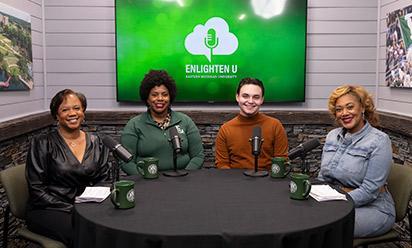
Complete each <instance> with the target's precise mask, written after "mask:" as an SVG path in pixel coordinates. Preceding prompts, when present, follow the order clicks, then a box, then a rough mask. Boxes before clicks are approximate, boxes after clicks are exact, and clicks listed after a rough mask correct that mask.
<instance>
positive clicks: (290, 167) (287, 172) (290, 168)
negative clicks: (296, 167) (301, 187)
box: [284, 162, 292, 176]
mask: <svg viewBox="0 0 412 248" xmlns="http://www.w3.org/2000/svg"><path fill="white" fill-rule="evenodd" d="M285 164H286V165H287V166H288V167H289V168H288V169H287V170H286V171H285V175H284V176H287V175H289V173H290V172H291V171H292V165H291V164H290V162H286V163H285Z"/></svg>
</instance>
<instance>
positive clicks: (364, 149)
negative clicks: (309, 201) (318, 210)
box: [318, 85, 395, 237]
mask: <svg viewBox="0 0 412 248" xmlns="http://www.w3.org/2000/svg"><path fill="white" fill-rule="evenodd" d="M328 108H329V111H330V113H331V114H332V115H333V116H334V117H335V120H336V121H337V123H338V124H339V125H340V126H341V127H340V128H336V129H334V130H332V131H330V132H329V134H328V135H327V137H326V141H325V145H324V147H323V153H322V163H321V169H320V172H319V176H318V178H319V179H320V180H322V181H326V182H329V183H335V184H339V185H340V186H342V189H343V190H345V191H346V192H348V194H349V195H350V196H351V197H352V199H353V202H354V204H355V231H354V236H355V237H371V236H376V235H380V234H383V233H385V232H387V231H388V230H390V229H391V227H392V226H393V224H394V222H395V206H394V203H393V199H392V196H391V194H390V193H389V191H388V190H387V189H386V179H387V177H388V174H389V171H390V169H391V164H392V148H391V141H390V139H389V137H388V135H386V134H385V133H383V132H381V131H379V130H378V129H376V128H374V127H373V126H375V125H377V123H378V118H377V114H376V113H375V106H374V103H373V100H372V97H371V95H370V94H369V93H368V92H367V91H366V90H365V89H364V88H363V87H360V86H349V85H344V86H340V87H338V88H336V89H335V90H334V91H333V92H332V94H331V95H330V97H329V103H328Z"/></svg>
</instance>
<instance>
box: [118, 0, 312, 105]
mask: <svg viewBox="0 0 412 248" xmlns="http://www.w3.org/2000/svg"><path fill="white" fill-rule="evenodd" d="M306 8H307V1H306V0H116V57H117V100H118V101H120V102H122V101H125V102H134V101H139V86H140V82H141V80H142V79H143V77H144V75H145V74H146V73H147V72H148V71H149V70H150V69H164V70H167V71H168V72H169V73H170V75H171V76H172V77H173V78H174V79H175V81H176V84H177V97H176V102H229V101H233V100H234V99H235V91H236V87H237V85H238V83H239V81H240V79H242V78H244V77H255V78H258V79H260V80H262V81H263V83H264V85H265V89H266V91H265V101H266V102H302V101H304V99H305V60H306V12H307V10H306Z"/></svg>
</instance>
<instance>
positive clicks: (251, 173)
mask: <svg viewBox="0 0 412 248" xmlns="http://www.w3.org/2000/svg"><path fill="white" fill-rule="evenodd" d="M261 133H262V129H261V128H260V127H259V126H256V127H254V128H253V131H252V137H251V138H250V139H249V142H250V144H251V145H252V154H253V155H254V156H255V169H254V170H247V171H244V172H243V174H244V175H245V176H248V177H265V176H267V175H268V172H267V171H264V170H260V171H259V170H258V168H259V164H258V163H259V154H260V148H261V146H262V143H263V139H262V134H261Z"/></svg>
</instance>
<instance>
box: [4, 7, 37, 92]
mask: <svg viewBox="0 0 412 248" xmlns="http://www.w3.org/2000/svg"><path fill="white" fill-rule="evenodd" d="M32 88H33V57H32V46H31V20H30V15H29V14H27V13H25V12H22V11H20V10H18V9H15V8H13V7H11V6H8V5H6V4H3V3H0V91H21V90H30V89H32Z"/></svg>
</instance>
